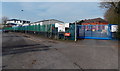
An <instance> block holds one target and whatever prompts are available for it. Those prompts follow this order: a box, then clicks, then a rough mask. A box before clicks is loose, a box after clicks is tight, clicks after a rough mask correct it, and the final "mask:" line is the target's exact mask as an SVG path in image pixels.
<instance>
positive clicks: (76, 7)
mask: <svg viewBox="0 0 120 71" xmlns="http://www.w3.org/2000/svg"><path fill="white" fill-rule="evenodd" d="M0 4H1V3H0ZM99 5H100V4H99V2H2V16H7V17H9V18H10V19H13V18H15V19H22V20H30V21H31V22H36V21H40V20H44V19H57V20H60V21H64V22H74V21H77V20H83V19H93V18H98V17H100V18H103V15H104V12H105V11H104V10H103V9H102V8H100V7H99ZM21 10H23V11H21Z"/></svg>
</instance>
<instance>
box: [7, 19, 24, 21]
mask: <svg viewBox="0 0 120 71" xmlns="http://www.w3.org/2000/svg"><path fill="white" fill-rule="evenodd" d="M7 21H26V20H19V19H10V20H7Z"/></svg>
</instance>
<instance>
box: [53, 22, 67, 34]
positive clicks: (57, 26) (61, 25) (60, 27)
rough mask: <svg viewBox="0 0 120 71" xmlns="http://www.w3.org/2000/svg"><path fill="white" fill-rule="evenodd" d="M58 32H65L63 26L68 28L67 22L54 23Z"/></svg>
mask: <svg viewBox="0 0 120 71" xmlns="http://www.w3.org/2000/svg"><path fill="white" fill-rule="evenodd" d="M55 27H56V28H58V32H65V28H69V23H55Z"/></svg>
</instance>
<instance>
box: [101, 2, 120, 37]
mask: <svg viewBox="0 0 120 71" xmlns="http://www.w3.org/2000/svg"><path fill="white" fill-rule="evenodd" d="M109 1H111V2H105V1H104V2H101V3H100V7H101V8H105V9H106V12H105V14H104V18H105V19H106V20H107V21H108V22H109V24H118V32H117V38H118V39H120V0H109Z"/></svg>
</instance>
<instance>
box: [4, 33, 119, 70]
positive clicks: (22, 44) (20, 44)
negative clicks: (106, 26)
mask: <svg viewBox="0 0 120 71" xmlns="http://www.w3.org/2000/svg"><path fill="white" fill-rule="evenodd" d="M2 62H3V63H2V67H3V69H81V71H82V69H118V42H117V41H115V40H90V39H89V40H79V41H77V42H68V41H57V40H51V39H46V38H41V37H39V36H33V35H25V34H20V33H4V34H3V36H2Z"/></svg>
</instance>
